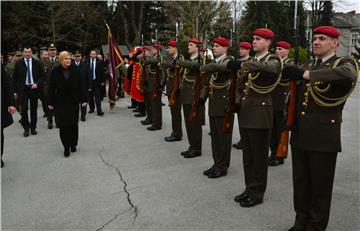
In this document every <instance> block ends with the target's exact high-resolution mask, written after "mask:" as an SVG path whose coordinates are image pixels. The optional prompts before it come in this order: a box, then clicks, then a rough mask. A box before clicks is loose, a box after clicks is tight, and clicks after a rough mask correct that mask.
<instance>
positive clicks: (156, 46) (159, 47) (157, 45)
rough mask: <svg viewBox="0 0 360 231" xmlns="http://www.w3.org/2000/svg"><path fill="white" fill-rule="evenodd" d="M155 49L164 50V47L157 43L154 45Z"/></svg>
mask: <svg viewBox="0 0 360 231" xmlns="http://www.w3.org/2000/svg"><path fill="white" fill-rule="evenodd" d="M153 47H154V48H155V49H161V48H163V46H162V45H161V44H159V43H155V44H154V45H153Z"/></svg>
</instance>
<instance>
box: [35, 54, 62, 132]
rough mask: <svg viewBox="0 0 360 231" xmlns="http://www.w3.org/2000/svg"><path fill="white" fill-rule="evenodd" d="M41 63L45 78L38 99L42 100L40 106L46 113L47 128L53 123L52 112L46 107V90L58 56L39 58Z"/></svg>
mask: <svg viewBox="0 0 360 231" xmlns="http://www.w3.org/2000/svg"><path fill="white" fill-rule="evenodd" d="M40 63H41V65H42V66H43V68H44V73H45V75H44V76H45V78H44V79H43V82H42V85H41V87H40V99H41V102H42V107H43V110H44V113H45V115H47V121H48V128H49V129H51V128H52V126H53V125H52V123H53V116H54V115H53V113H52V112H51V111H50V110H49V109H48V107H47V97H48V91H49V86H50V77H51V72H52V70H53V69H54V68H55V67H56V66H58V65H59V64H60V62H59V57H53V58H50V59H49V60H48V59H41V60H40Z"/></svg>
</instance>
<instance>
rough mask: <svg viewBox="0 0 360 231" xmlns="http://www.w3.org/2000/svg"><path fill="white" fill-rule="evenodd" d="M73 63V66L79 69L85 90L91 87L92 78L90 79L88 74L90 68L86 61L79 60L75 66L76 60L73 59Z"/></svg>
mask: <svg viewBox="0 0 360 231" xmlns="http://www.w3.org/2000/svg"><path fill="white" fill-rule="evenodd" d="M73 64H74V66H75V67H77V68H78V69H79V71H80V75H81V77H82V78H84V81H85V86H86V89H87V90H88V89H91V85H90V82H91V81H92V80H91V79H90V74H89V70H90V69H89V68H88V66H87V63H86V62H84V61H80V63H79V66H77V65H76V62H75V61H73Z"/></svg>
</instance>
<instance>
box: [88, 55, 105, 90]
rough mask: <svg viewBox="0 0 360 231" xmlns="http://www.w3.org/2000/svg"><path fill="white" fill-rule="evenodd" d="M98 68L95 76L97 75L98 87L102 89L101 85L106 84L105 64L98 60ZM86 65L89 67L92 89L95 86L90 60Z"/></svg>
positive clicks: (96, 82)
mask: <svg viewBox="0 0 360 231" xmlns="http://www.w3.org/2000/svg"><path fill="white" fill-rule="evenodd" d="M95 62H96V67H95V75H96V79H95V84H96V85H97V86H98V87H101V83H104V82H105V71H104V63H103V62H102V61H100V60H98V59H96V61H95ZM86 65H87V69H88V73H89V79H90V80H91V81H90V87H91V88H92V87H94V86H92V84H93V81H92V73H91V70H90V60H88V61H87V62H86Z"/></svg>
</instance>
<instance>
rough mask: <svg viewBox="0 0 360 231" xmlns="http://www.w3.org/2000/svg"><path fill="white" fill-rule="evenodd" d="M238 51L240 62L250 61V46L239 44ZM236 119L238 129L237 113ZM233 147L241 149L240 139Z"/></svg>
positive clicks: (244, 43)
mask: <svg viewBox="0 0 360 231" xmlns="http://www.w3.org/2000/svg"><path fill="white" fill-rule="evenodd" d="M239 47H240V49H239V53H240V60H241V61H242V62H246V61H249V60H251V58H252V57H251V56H250V51H251V44H250V43H248V42H241V43H240V45H239ZM237 118H238V125H239V128H240V116H239V112H238V113H237ZM239 133H240V129H239ZM233 147H234V148H236V149H242V144H241V137H240V140H239V142H237V143H236V144H233Z"/></svg>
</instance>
